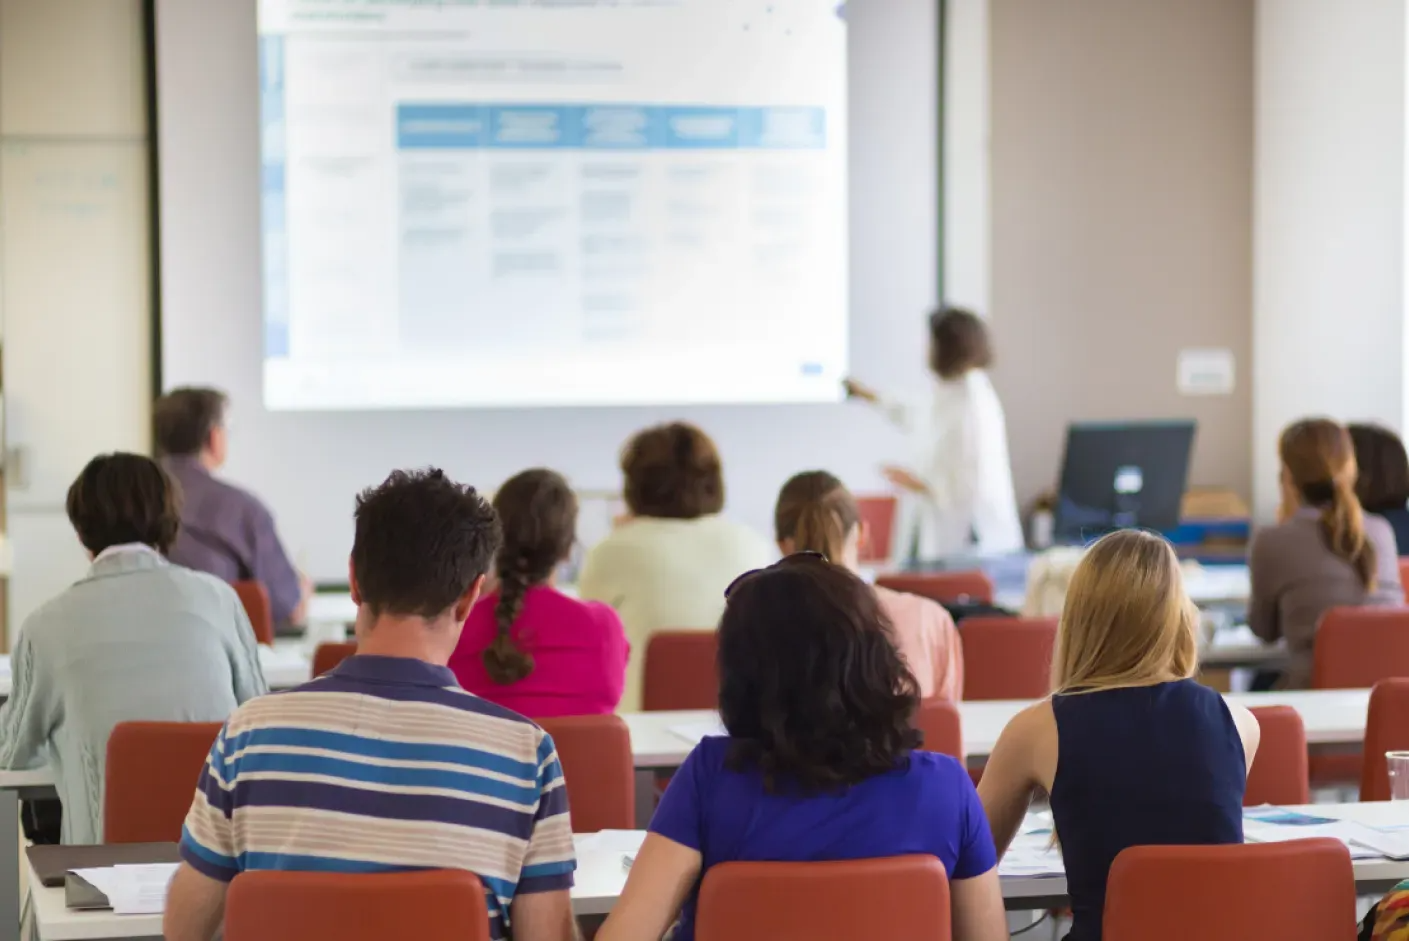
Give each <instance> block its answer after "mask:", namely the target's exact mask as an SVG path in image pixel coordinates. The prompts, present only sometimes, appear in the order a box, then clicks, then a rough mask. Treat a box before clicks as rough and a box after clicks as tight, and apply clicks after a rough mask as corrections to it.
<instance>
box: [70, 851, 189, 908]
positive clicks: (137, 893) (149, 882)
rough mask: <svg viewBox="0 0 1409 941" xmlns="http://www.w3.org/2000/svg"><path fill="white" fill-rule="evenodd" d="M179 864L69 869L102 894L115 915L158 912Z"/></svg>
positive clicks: (164, 906) (164, 900)
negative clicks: (106, 898)
mask: <svg viewBox="0 0 1409 941" xmlns="http://www.w3.org/2000/svg"><path fill="white" fill-rule="evenodd" d="M179 865H180V864H179V863H151V864H146V865H125V866H107V867H104V868H101V869H74V870H72V872H73V874H74V875H76V876H80V877H82V878H83V879H84V880H86V881H87V882H88V883H89V884H91V885H92V886H93V887H94V888H95V889H97V890H98V891H99V892H101V893H103V894H104V895H106V896H107V897H108V902H109V903H111V905H112V908H113V914H115V915H160V914H161V913H162V912H163V911H165V910H166V888H167V886H168V885H170V883H171V877H172V876H173V875H175V874H176V869H177V867H178V866H179Z"/></svg>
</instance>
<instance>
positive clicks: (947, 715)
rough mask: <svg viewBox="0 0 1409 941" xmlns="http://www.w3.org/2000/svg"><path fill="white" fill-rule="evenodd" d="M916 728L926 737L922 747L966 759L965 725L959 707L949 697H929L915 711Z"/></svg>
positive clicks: (961, 760)
mask: <svg viewBox="0 0 1409 941" xmlns="http://www.w3.org/2000/svg"><path fill="white" fill-rule="evenodd" d="M915 728H917V729H919V730H920V734H921V735H923V736H924V737H925V740H924V744H922V745H921V746H920V747H921V748H923V749H924V750H925V751H932V752H939V753H940V754H941V755H949V756H950V757H952V758H957V759H959V762H960V764H962V763H963V761H964V726H963V722H962V721H961V719H960V717H959V709H958V707H957V706H955V705H954V704H953V703H952V702H949V701H948V700H947V699H927V700H925V701H924V702H922V703H920V708H919V709H918V710H916V712H915Z"/></svg>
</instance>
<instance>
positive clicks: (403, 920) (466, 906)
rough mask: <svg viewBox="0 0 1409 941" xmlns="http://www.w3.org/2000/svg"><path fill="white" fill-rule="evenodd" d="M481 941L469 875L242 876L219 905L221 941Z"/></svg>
mask: <svg viewBox="0 0 1409 941" xmlns="http://www.w3.org/2000/svg"><path fill="white" fill-rule="evenodd" d="M386 938H415V939H416V941H489V908H488V906H487V905H486V904H485V898H484V886H483V885H482V884H481V883H480V881H479V879H478V878H477V877H476V876H475V875H474V874H473V873H469V872H463V871H459V870H444V869H441V870H431V871H428V872H389V873H372V874H364V873H355V874H348V873H340V872H276V871H263V872H246V873H242V874H241V875H238V876H236V877H235V881H234V882H232V883H230V891H229V894H228V895H227V896H226V899H225V941H384V939H386Z"/></svg>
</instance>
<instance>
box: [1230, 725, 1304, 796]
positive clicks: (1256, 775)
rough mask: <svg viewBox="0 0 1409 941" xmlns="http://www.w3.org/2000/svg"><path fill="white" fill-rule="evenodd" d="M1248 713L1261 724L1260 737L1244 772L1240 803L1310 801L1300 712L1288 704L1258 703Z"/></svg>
mask: <svg viewBox="0 0 1409 941" xmlns="http://www.w3.org/2000/svg"><path fill="white" fill-rule="evenodd" d="M1252 714H1253V715H1254V716H1256V717H1257V723H1258V725H1260V726H1261V727H1262V740H1261V741H1260V742H1259V743H1258V746H1257V754H1256V755H1255V756H1254V757H1253V762H1252V768H1251V769H1250V770H1249V771H1248V788H1247V792H1246V793H1245V794H1244V795H1243V806H1244V807H1258V806H1261V805H1262V804H1278V805H1281V806H1287V805H1289V804H1309V803H1311V785H1310V779H1309V777H1308V769H1307V756H1306V728H1305V727H1304V726H1303V725H1302V722H1301V714H1300V713H1298V712H1297V711H1296V710H1295V709H1293V708H1292V707H1291V706H1258V707H1257V708H1256V709H1253V710H1252Z"/></svg>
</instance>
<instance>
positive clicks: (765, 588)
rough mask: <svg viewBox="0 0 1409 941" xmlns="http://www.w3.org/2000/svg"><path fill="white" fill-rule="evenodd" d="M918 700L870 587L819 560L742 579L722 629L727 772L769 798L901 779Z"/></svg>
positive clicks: (914, 737) (914, 740)
mask: <svg viewBox="0 0 1409 941" xmlns="http://www.w3.org/2000/svg"><path fill="white" fill-rule="evenodd" d="M919 702H920V697H919V691H918V687H917V685H916V682H915V678H914V677H913V676H912V675H911V673H910V670H909V668H907V667H906V665H905V662H904V660H902V659H901V657H900V654H899V652H898V651H897V650H896V647H895V643H894V639H893V635H892V628H891V624H890V621H889V619H888V618H887V617H886V615H885V612H884V611H882V610H881V607H880V603H879V602H878V601H877V599H876V593H875V592H874V591H873V590H872V589H871V587H870V586H869V585H867V584H866V583H865V582H863V581H862V580H861V579H859V578H857V577H856V576H855V575H853V574H852V573H851V572H849V571H847V570H846V569H845V568H843V567H842V566H840V565H832V564H830V563H828V562H826V561H825V560H823V559H821V558H820V557H817V556H792V557H789V558H787V559H784V560H783V561H782V562H779V563H778V564H777V565H773V566H770V567H769V568H766V569H761V570H760V571H758V572H755V573H753V574H750V575H746V576H745V577H743V578H742V579H740V580H739V581H738V582H737V583H736V584H735V585H734V586H733V587H732V589H731V590H730V592H729V600H728V604H727V606H726V607H725V610H724V617H723V618H722V619H721V620H720V623H719V713H720V717H721V718H722V719H723V721H724V727H725V728H726V729H728V730H729V735H730V738H731V739H732V742H731V744H730V747H729V756H728V766H729V767H730V768H731V769H733V770H736V771H742V770H746V769H757V770H758V771H760V772H762V774H763V779H764V785H765V787H766V788H767V789H768V790H769V792H770V793H776V792H778V791H779V790H788V791H794V790H795V791H800V792H803V793H809V792H810V793H816V792H821V791H835V790H839V789H842V788H845V787H847V786H849V785H852V784H857V783H859V782H861V781H864V780H865V779H867V778H869V777H872V776H874V775H877V774H884V773H886V772H888V771H894V770H896V769H898V768H903V767H904V766H905V764H906V762H907V761H908V760H909V755H910V751H911V750H912V749H914V748H917V747H918V746H919V744H920V735H919V733H918V732H916V731H915V730H914V729H913V728H912V726H911V721H912V718H913V716H914V713H915V710H916V708H917V707H918V706H919Z"/></svg>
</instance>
